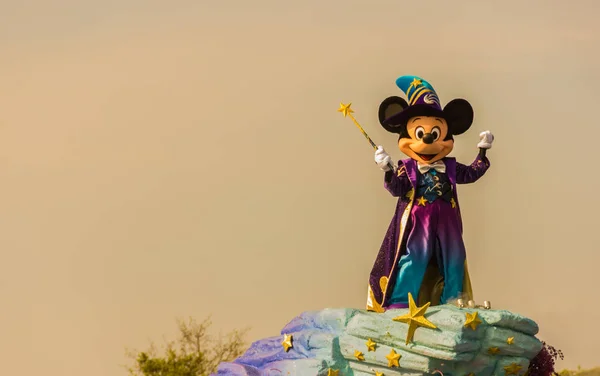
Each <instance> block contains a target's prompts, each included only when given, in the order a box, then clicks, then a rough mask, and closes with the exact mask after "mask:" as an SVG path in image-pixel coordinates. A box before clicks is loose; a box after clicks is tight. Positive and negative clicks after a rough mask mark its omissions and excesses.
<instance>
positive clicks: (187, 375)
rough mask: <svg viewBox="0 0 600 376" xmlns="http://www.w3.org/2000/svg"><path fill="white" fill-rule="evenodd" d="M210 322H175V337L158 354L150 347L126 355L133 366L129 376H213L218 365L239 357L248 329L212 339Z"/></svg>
mask: <svg viewBox="0 0 600 376" xmlns="http://www.w3.org/2000/svg"><path fill="white" fill-rule="evenodd" d="M211 324H212V322H211V321H210V318H207V319H205V320H204V321H202V322H200V323H198V322H196V321H195V320H194V319H191V318H190V319H189V320H188V321H187V322H185V321H183V320H177V326H178V330H179V336H178V338H177V339H176V340H174V341H167V342H166V344H165V345H164V346H163V351H162V353H159V352H158V351H157V349H156V346H155V345H154V344H151V345H150V348H149V349H148V350H146V351H141V352H135V351H134V352H130V353H129V356H130V357H131V358H132V360H133V365H132V366H129V367H127V370H128V371H129V375H130V376H208V375H210V374H213V373H216V371H217V367H218V365H219V363H221V362H228V361H232V360H234V359H235V358H237V357H239V356H240V355H242V354H243V352H244V350H245V348H246V344H245V341H244V336H245V335H246V333H247V331H248V329H243V330H234V331H232V332H230V333H228V334H227V335H225V336H218V337H217V338H214V337H212V336H210V335H209V334H208V328H209V327H210V325H211Z"/></svg>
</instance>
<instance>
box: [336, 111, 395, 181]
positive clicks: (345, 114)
mask: <svg viewBox="0 0 600 376" xmlns="http://www.w3.org/2000/svg"><path fill="white" fill-rule="evenodd" d="M350 106H352V103H348V104H343V103H340V108H338V112H341V113H342V115H344V117H349V118H350V119H351V120H352V122H353V123H354V124H355V125H356V126H357V127H358V129H359V130H360V132H361V133H362V134H363V136H365V138H366V139H367V141H369V143H370V144H371V146H372V147H373V149H377V145H375V143H374V142H373V140H371V137H369V135H368V134H367V132H365V130H364V129H363V127H361V126H360V124H358V121H356V119H355V118H354V116H353V115H352V114H353V113H354V110H353V109H351V108H350ZM388 167H390V169H391V171H394V166H393V165H392V164H391V163H388Z"/></svg>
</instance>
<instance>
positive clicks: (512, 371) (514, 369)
mask: <svg viewBox="0 0 600 376" xmlns="http://www.w3.org/2000/svg"><path fill="white" fill-rule="evenodd" d="M521 369H523V367H521V366H520V365H518V364H517V363H511V364H510V365H508V366H505V367H504V372H505V374H507V375H518V374H519V371H520V370H521Z"/></svg>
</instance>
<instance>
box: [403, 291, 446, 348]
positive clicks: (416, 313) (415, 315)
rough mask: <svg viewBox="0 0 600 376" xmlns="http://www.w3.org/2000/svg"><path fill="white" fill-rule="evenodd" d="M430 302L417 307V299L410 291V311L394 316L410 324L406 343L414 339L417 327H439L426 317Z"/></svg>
mask: <svg viewBox="0 0 600 376" xmlns="http://www.w3.org/2000/svg"><path fill="white" fill-rule="evenodd" d="M430 304H431V303H427V304H425V305H424V306H423V307H417V305H416V304H415V301H414V299H413V297H412V294H411V293H410V292H409V293H408V310H409V312H408V313H407V314H406V315H403V316H398V317H394V318H393V319H392V320H394V321H399V322H403V323H405V324H408V333H406V344H407V345H408V343H409V342H410V341H412V339H413V337H414V335H415V330H417V328H418V327H419V326H422V327H425V328H430V329H437V327H436V326H435V325H433V323H432V322H430V321H429V320H427V319H426V318H425V311H427V308H429V305H430Z"/></svg>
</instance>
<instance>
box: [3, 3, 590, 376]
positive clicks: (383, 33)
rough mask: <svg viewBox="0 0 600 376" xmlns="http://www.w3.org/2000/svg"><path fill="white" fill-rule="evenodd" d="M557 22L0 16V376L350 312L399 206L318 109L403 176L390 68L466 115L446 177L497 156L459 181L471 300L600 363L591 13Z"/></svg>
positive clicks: (274, 10)
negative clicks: (490, 143)
mask: <svg viewBox="0 0 600 376" xmlns="http://www.w3.org/2000/svg"><path fill="white" fill-rule="evenodd" d="M323 3H326V4H323ZM407 4H410V5H407ZM452 4H453V5H452ZM457 4H460V5H457ZM570 4H572V5H567V2H566V1H558V0H556V1H528V2H523V1H502V2H494V3H493V5H492V2H482V1H466V0H465V1H453V2H448V1H429V2H406V1H383V0H369V1H356V0H355V1H340V0H327V1H326V2H324V1H322V0H309V1H303V2H288V1H265V0H257V1H242V0H237V1H225V0H221V1H207V0H195V1H191V0H179V1H164V0H163V1H152V0H118V1H117V0H112V1H107V0H105V1H96V2H92V1H81V0H79V1H75V0H72V1H47V0H46V1H42V0H31V1H27V2H25V1H22V2H17V1H8V0H2V1H1V2H0V51H2V53H1V55H0V174H1V176H0V182H1V184H0V190H1V195H0V200H1V202H0V207H1V208H2V212H1V215H0V249H1V250H2V253H1V255H2V259H1V262H0V302H1V303H2V310H0V354H1V355H0V358H1V359H2V364H3V373H6V374H7V375H15V376H21V375H23V376H28V375H37V374H42V373H43V374H44V375H48V376H71V375H72V376H76V375H86V376H108V375H124V371H122V370H121V369H120V368H119V366H120V364H123V363H124V362H125V361H126V358H125V357H124V349H125V347H134V348H136V347H137V348H143V347H144V346H145V345H146V344H147V340H148V339H156V340H160V339H161V337H162V336H163V335H168V336H170V335H174V334H175V325H174V320H175V318H177V317H182V316H188V315H192V316H194V317H197V318H199V319H201V318H203V317H205V316H206V315H208V314H211V313H212V314H213V315H214V322H215V329H216V330H219V329H220V330H224V331H227V330H230V329H233V328H238V327H244V326H251V327H252V328H253V330H252V332H251V333H250V337H249V339H250V340H256V339H259V338H262V337H266V336H271V335H277V334H278V333H279V330H280V329H281V327H282V326H283V325H285V324H286V323H287V322H288V321H289V320H291V319H292V318H293V317H294V316H296V315H298V314H299V313H301V312H303V311H307V310H314V309H322V308H325V307H358V308H363V307H364V305H365V301H366V289H367V280H368V274H369V272H370V270H371V267H372V262H373V261H374V258H375V255H376V253H377V251H378V249H379V246H380V244H381V241H382V239H383V236H384V235H385V231H386V229H387V226H388V224H389V221H390V219H391V217H392V214H393V211H394V206H395V200H394V198H392V197H391V196H390V195H389V194H388V193H387V191H385V189H384V188H383V185H382V181H383V180H382V179H383V177H382V172H381V171H379V170H378V169H377V167H376V166H375V164H374V162H373V150H372V149H370V147H369V145H368V144H367V143H366V141H365V140H364V138H363V137H362V135H361V134H360V133H359V132H358V130H357V129H356V128H355V126H354V125H353V124H352V123H351V122H350V120H348V119H344V118H343V117H342V116H341V115H340V114H339V113H338V112H336V110H337V108H338V106H339V103H340V101H345V102H349V101H351V102H352V103H353V107H354V109H355V111H356V116H357V118H358V119H359V120H360V121H361V122H362V124H363V126H364V127H365V129H366V130H367V132H369V134H370V135H371V136H372V138H373V139H374V140H375V142H377V143H379V144H383V145H384V146H385V147H386V149H387V150H388V151H389V152H390V154H392V156H393V157H394V158H395V159H399V158H403V157H404V156H403V155H402V154H401V153H400V152H399V151H398V150H397V148H396V146H395V140H396V138H395V137H394V136H393V135H391V134H388V133H386V132H385V131H384V130H383V129H382V128H381V127H380V126H379V125H378V123H377V119H376V113H377V107H378V105H379V103H380V102H381V101H382V100H383V99H384V98H385V97H387V96H389V95H393V94H400V91H399V90H398V89H397V88H396V87H395V85H394V81H395V79H396V78H397V77H398V76H400V75H404V74H416V75H420V76H422V77H424V78H426V79H427V80H429V81H430V82H431V83H432V84H433V85H434V87H435V88H436V90H437V91H438V94H439V95H440V98H441V100H442V102H443V103H447V102H448V101H450V100H451V99H453V98H455V97H464V98H467V99H468V100H470V101H471V103H472V104H473V106H474V108H475V113H476V118H475V123H474V125H473V127H472V129H471V130H470V131H469V132H467V133H466V134H464V135H462V136H459V137H457V140H456V148H455V151H454V152H453V155H454V156H456V157H457V158H458V159H459V161H461V162H463V163H469V162H470V161H471V160H472V159H473V158H475V156H476V153H477V148H476V144H477V141H478V134H479V132H480V131H483V130H487V129H489V130H491V131H492V132H493V133H494V134H495V136H496V142H495V144H494V147H493V149H492V150H491V151H490V153H489V157H490V160H491V163H492V167H491V169H490V170H489V171H488V173H487V175H486V176H485V177H484V178H483V179H482V180H480V181H479V182H477V183H476V184H474V185H472V186H461V187H459V190H460V192H459V195H460V200H461V205H462V211H463V217H464V222H465V224H464V226H465V242H466V245H467V252H468V260H469V263H470V269H471V274H472V281H473V284H474V290H475V297H476V299H477V300H478V301H483V300H490V301H491V302H492V304H493V306H494V307H495V308H501V309H509V310H513V311H516V312H519V313H522V314H524V315H527V316H529V317H531V318H533V319H535V320H536V321H537V322H538V323H539V324H540V327H541V329H542V332H541V334H540V335H541V338H542V339H544V340H547V341H548V342H550V343H551V344H553V345H554V346H556V347H558V348H560V349H562V350H563V351H564V352H565V354H566V356H567V359H566V360H565V362H562V363H561V364H560V365H561V366H569V367H574V366H576V365H577V364H581V365H582V366H592V365H597V364H600V355H599V353H598V349H597V338H598V336H599V335H600V329H599V328H598V327H597V326H596V325H595V324H594V323H595V322H598V321H600V302H599V301H598V296H599V293H598V291H599V290H598V286H599V283H598V262H599V261H600V256H599V255H598V252H599V251H600V247H599V245H598V240H597V238H598V233H599V230H598V228H597V225H598V222H599V221H598V213H599V210H600V198H599V197H598V190H599V188H600V184H599V178H598V175H597V173H596V169H597V167H596V164H595V158H596V156H597V155H596V151H597V149H598V139H599V138H600V124H599V122H598V116H597V113H596V112H597V108H598V106H599V100H600V95H599V94H598V87H600V73H599V71H598V67H600V51H599V50H598V46H600V25H599V24H598V20H597V14H598V12H599V11H600V5H599V4H598V3H597V2H595V1H591V0H590V1H573V2H570Z"/></svg>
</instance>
